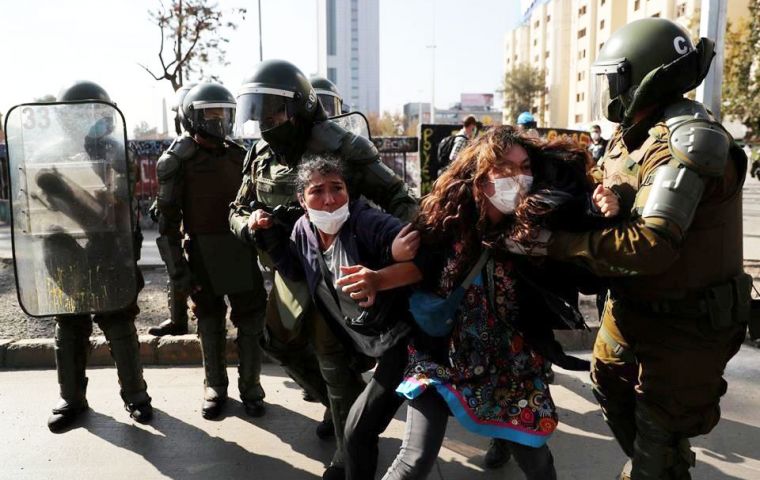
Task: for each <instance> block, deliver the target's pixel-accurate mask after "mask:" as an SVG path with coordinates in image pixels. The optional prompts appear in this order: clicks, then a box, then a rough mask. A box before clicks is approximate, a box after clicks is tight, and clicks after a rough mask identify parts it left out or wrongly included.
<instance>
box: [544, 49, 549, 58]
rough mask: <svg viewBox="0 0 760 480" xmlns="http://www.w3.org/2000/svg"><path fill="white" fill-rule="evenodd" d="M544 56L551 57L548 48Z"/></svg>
mask: <svg viewBox="0 0 760 480" xmlns="http://www.w3.org/2000/svg"><path fill="white" fill-rule="evenodd" d="M544 58H549V50H547V51H546V53H544Z"/></svg>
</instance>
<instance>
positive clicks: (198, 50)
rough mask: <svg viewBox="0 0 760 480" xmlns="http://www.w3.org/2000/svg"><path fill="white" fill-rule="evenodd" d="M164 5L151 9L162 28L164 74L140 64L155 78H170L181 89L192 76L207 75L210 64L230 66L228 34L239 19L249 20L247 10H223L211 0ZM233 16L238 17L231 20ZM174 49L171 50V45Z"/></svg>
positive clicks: (177, 0) (176, 0) (174, 0)
mask: <svg viewBox="0 0 760 480" xmlns="http://www.w3.org/2000/svg"><path fill="white" fill-rule="evenodd" d="M160 5H161V6H160V8H157V9H156V10H150V11H148V14H149V15H150V18H151V20H152V21H153V22H154V23H155V24H156V25H157V26H158V28H159V29H160V31H161V44H160V46H159V49H158V60H159V62H160V64H161V69H162V73H159V74H155V73H153V70H151V69H150V68H148V67H147V66H146V65H143V64H140V66H141V67H142V68H144V69H145V71H146V72H148V73H149V74H150V75H151V76H152V77H153V78H154V79H156V80H158V81H161V80H168V81H169V82H171V84H172V88H173V89H174V90H175V91H176V90H178V89H179V88H180V87H181V86H182V85H183V84H184V82H185V81H186V80H187V79H188V77H189V75H190V74H191V73H192V74H197V76H198V77H203V76H207V77H208V78H211V79H216V76H215V75H208V74H207V72H206V71H204V68H208V65H209V64H210V63H212V62H213V63H215V64H218V65H227V64H228V63H229V62H227V61H226V60H225V54H226V50H225V49H224V44H226V43H229V38H227V37H226V33H228V32H229V31H231V30H235V29H237V26H238V21H242V20H245V14H246V9H245V8H234V9H230V10H227V11H224V10H222V8H221V7H220V6H219V4H218V3H216V2H213V1H209V0H170V2H169V5H168V8H167V6H166V5H164V2H162V1H160ZM229 16H231V17H232V18H234V20H227V17H229ZM168 44H171V51H170V52H167V51H166V50H167V45H168Z"/></svg>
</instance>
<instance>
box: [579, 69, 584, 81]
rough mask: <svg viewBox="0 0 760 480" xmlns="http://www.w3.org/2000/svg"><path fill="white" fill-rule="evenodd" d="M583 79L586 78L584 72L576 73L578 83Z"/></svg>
mask: <svg viewBox="0 0 760 480" xmlns="http://www.w3.org/2000/svg"><path fill="white" fill-rule="evenodd" d="M585 78H586V72H585V71H580V72H578V81H579V82H580V81H581V80H583V79H585Z"/></svg>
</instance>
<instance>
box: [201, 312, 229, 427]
mask: <svg viewBox="0 0 760 480" xmlns="http://www.w3.org/2000/svg"><path fill="white" fill-rule="evenodd" d="M220 320H221V321H220ZM224 321H225V319H224V317H222V318H221V319H218V318H209V319H204V318H201V317H199V318H198V336H199V337H200V339H201V350H202V351H203V371H204V373H205V376H206V378H205V380H204V386H205V389H204V395H203V405H202V407H201V415H202V416H203V418H205V419H207V420H212V419H214V418H217V417H218V416H219V414H221V413H222V408H223V407H224V404H225V403H226V401H227V385H228V384H229V380H228V379H227V363H226V361H225V357H224V354H225V350H226V346H227V334H226V330H225V328H224V323H223V322H224Z"/></svg>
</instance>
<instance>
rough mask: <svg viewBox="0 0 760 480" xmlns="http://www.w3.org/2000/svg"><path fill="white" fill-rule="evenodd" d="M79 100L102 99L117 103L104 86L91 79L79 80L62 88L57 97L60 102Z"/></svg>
mask: <svg viewBox="0 0 760 480" xmlns="http://www.w3.org/2000/svg"><path fill="white" fill-rule="evenodd" d="M79 100H101V101H103V102H108V103H112V104H114V105H115V103H114V102H113V101H112V100H111V97H109V96H108V92H106V90H105V89H104V88H103V87H101V86H100V85H98V84H97V83H95V82H91V81H89V80H77V81H76V82H74V83H72V84H71V85H69V86H67V87H64V88H62V89H61V91H60V92H58V97H56V101H58V102H76V101H79Z"/></svg>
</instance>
